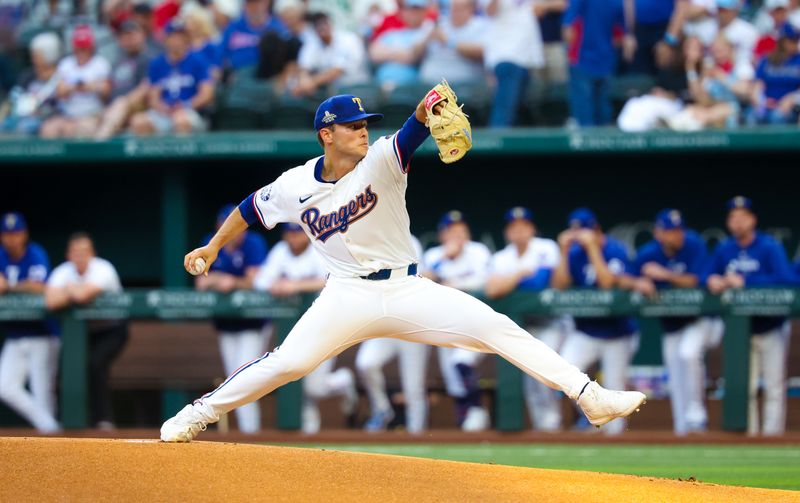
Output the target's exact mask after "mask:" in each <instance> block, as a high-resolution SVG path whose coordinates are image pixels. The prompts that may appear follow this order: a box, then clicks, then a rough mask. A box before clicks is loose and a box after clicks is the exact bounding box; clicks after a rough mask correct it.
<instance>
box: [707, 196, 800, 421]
mask: <svg viewBox="0 0 800 503" xmlns="http://www.w3.org/2000/svg"><path fill="white" fill-rule="evenodd" d="M727 208H728V220H727V225H728V231H729V232H730V233H731V237H729V238H727V239H725V240H724V241H722V242H721V243H720V244H719V245H718V246H717V249H716V250H714V254H713V256H712V257H711V261H710V264H709V269H708V271H707V274H706V285H707V286H708V289H709V290H710V291H711V293H714V294H719V293H722V292H724V291H725V290H728V289H730V288H751V287H765V286H789V285H792V284H793V282H794V273H793V271H792V268H791V264H790V263H789V259H788V258H787V256H786V251H785V250H784V249H783V246H781V244H780V243H778V242H777V241H776V240H775V239H773V238H772V237H770V236H768V235H766V234H764V233H762V232H758V231H757V230H756V224H757V222H758V220H757V218H756V214H755V212H754V211H753V202H752V201H751V200H750V199H748V198H747V197H744V196H736V197H734V198H733V199H731V200H730V201H728V205H727ZM751 328H752V333H753V337H752V338H751V339H750V340H751V342H750V400H749V411H748V433H750V434H758V433H763V434H764V435H780V434H782V433H783V431H784V429H785V426H786V356H787V352H788V346H789V323H788V322H787V319H786V318H785V317H776V316H755V317H753V319H752V327H751ZM759 378H763V385H764V411H763V424H761V425H760V424H759V414H758V406H757V404H758V401H757V396H758V382H759Z"/></svg>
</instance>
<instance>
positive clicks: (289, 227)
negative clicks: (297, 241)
mask: <svg viewBox="0 0 800 503" xmlns="http://www.w3.org/2000/svg"><path fill="white" fill-rule="evenodd" d="M281 230H282V231H283V232H303V227H301V226H300V224H293V223H289V222H287V223H285V224H283V225H282V226H281Z"/></svg>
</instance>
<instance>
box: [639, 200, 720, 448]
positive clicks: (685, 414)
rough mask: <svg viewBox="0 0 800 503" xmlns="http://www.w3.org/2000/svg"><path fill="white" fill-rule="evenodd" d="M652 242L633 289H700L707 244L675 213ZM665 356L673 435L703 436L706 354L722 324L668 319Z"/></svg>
mask: <svg viewBox="0 0 800 503" xmlns="http://www.w3.org/2000/svg"><path fill="white" fill-rule="evenodd" d="M653 237H654V238H655V239H653V240H652V241H650V242H648V243H646V244H645V245H644V246H642V247H641V248H640V249H639V252H638V253H637V255H636V259H635V260H634V263H633V267H632V270H631V272H632V273H633V274H635V275H637V276H638V278H636V280H635V289H636V290H638V291H639V292H641V293H643V294H645V295H648V296H653V295H655V293H656V290H660V289H664V288H696V287H697V286H698V285H699V283H700V278H701V277H702V275H703V272H704V271H705V267H706V260H707V257H708V253H707V251H706V245H705V243H704V242H703V239H702V238H701V237H700V236H699V235H698V234H697V233H696V232H695V231H693V230H690V229H686V228H685V227H684V222H683V216H682V215H681V213H680V211H678V210H675V209H665V210H662V211H661V212H659V213H658V215H656V221H655V227H654V229H653ZM660 322H661V326H662V329H663V334H664V335H663V338H662V339H661V344H662V355H663V358H664V364H665V365H666V367H667V372H668V374H669V391H670V398H671V404H672V422H673V425H674V430H675V433H676V434H678V435H685V434H686V433H689V432H697V431H704V430H705V428H706V425H707V422H708V414H707V413H706V407H705V399H704V391H705V364H704V361H703V356H704V352H705V349H706V348H708V347H710V346H711V345H713V343H714V342H717V341H718V338H717V337H715V335H721V334H719V331H718V330H714V328H715V326H716V325H718V320H711V319H708V318H700V317H697V316H687V317H665V318H661V320H660Z"/></svg>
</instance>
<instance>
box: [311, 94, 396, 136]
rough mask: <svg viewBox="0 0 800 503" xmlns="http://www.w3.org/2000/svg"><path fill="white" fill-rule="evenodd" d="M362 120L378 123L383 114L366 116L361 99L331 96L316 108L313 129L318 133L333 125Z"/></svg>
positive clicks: (350, 96)
mask: <svg viewBox="0 0 800 503" xmlns="http://www.w3.org/2000/svg"><path fill="white" fill-rule="evenodd" d="M364 119H366V120H367V122H375V121H379V120H381V119H383V114H368V113H367V112H366V110H364V105H363V104H362V103H361V98H359V97H357V96H353V95H352V94H338V95H336V96H331V97H330V98H328V99H327V100H325V101H323V102H322V103H320V105H319V107H317V113H316V114H315V115H314V129H315V130H316V131H319V130H320V129H322V128H324V127H327V126H331V125H333V124H342V123H344V122H355V121H360V120H364Z"/></svg>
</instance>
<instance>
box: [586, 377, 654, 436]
mask: <svg viewBox="0 0 800 503" xmlns="http://www.w3.org/2000/svg"><path fill="white" fill-rule="evenodd" d="M646 398H647V397H646V396H645V395H644V393H641V392H639V391H612V390H608V389H605V388H604V387H602V386H600V385H599V384H597V382H596V381H592V382H590V383H589V384H587V385H586V388H584V390H583V393H581V395H580V397H578V405H580V406H581V409H582V410H583V413H584V414H586V418H587V419H588V420H589V422H590V423H592V424H593V425H595V426H597V427H600V426H603V425H604V424H606V423H608V422H609V421H612V420H614V419H617V418H619V417H626V416H629V415H631V414H633V413H634V412H635V411H638V410H639V407H641V406H642V405H644V403H645V400H646Z"/></svg>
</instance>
